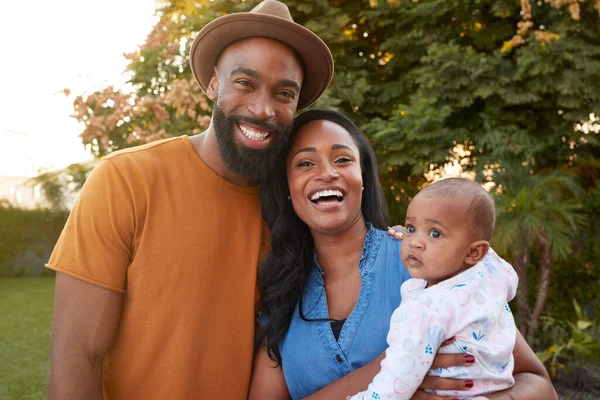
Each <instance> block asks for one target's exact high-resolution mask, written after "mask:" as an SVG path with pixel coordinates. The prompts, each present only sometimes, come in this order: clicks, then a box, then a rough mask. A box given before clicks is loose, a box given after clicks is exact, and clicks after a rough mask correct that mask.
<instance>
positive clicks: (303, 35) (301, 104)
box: [190, 13, 333, 110]
mask: <svg viewBox="0 0 600 400" xmlns="http://www.w3.org/2000/svg"><path fill="white" fill-rule="evenodd" d="M250 37H267V38H271V39H275V40H278V41H280V42H283V43H285V44H287V45H288V46H290V47H291V48H293V49H294V50H295V51H296V52H297V53H298V55H299V56H300V58H301V59H302V61H303V63H304V67H305V76H304V82H303V84H302V90H301V92H300V97H299V99H298V110H301V109H303V108H305V107H307V106H308V105H310V104H311V103H313V102H314V101H315V100H317V99H318V98H319V96H321V94H322V93H323V92H324V91H325V89H327V87H328V86H329V84H330V83H331V79H332V78H333V58H332V56H331V52H330V51H329V48H328V47H327V45H326V44H325V43H324V42H323V41H322V40H321V38H319V37H318V36H317V35H315V34H314V33H313V32H311V31H310V30H309V29H306V28H305V27H303V26H301V25H299V24H296V23H294V22H291V21H288V20H287V19H284V18H280V17H276V16H271V15H265V14H252V13H236V14H229V15H225V16H223V17H220V18H217V19H215V20H214V21H212V22H210V23H208V24H207V25H206V26H205V27H204V28H202V30H201V31H200V32H199V33H198V35H197V36H196V38H195V39H194V42H193V43H192V47H191V50H190V65H191V69H192V73H193V74H194V78H195V79H196V81H197V82H198V83H199V84H200V87H202V89H203V90H204V91H206V88H207V87H208V84H209V82H210V79H211V77H212V75H213V69H214V66H215V65H216V63H217V60H218V58H219V56H220V55H221V52H222V51H223V50H224V49H225V48H226V47H227V46H228V45H230V44H231V43H233V42H235V41H238V40H241V39H246V38H250Z"/></svg>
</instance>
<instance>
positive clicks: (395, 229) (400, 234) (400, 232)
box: [388, 225, 404, 240]
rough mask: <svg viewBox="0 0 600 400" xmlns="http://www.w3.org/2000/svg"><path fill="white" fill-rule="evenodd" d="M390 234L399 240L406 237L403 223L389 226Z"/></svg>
mask: <svg viewBox="0 0 600 400" xmlns="http://www.w3.org/2000/svg"><path fill="white" fill-rule="evenodd" d="M388 235H390V236H392V237H393V238H395V239H397V240H402V239H404V227H403V226H402V225H395V226H392V227H390V228H388Z"/></svg>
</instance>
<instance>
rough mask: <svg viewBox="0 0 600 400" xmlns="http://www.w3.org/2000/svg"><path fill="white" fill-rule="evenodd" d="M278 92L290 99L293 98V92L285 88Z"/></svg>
mask: <svg viewBox="0 0 600 400" xmlns="http://www.w3.org/2000/svg"><path fill="white" fill-rule="evenodd" d="M279 94H280V95H282V96H285V97H289V98H290V99H293V98H294V97H295V96H294V93H292V92H288V91H286V90H284V91H281V92H279Z"/></svg>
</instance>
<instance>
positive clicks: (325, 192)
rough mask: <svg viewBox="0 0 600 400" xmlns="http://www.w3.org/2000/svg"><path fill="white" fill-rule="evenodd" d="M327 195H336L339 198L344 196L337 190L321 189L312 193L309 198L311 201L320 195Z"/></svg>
mask: <svg viewBox="0 0 600 400" xmlns="http://www.w3.org/2000/svg"><path fill="white" fill-rule="evenodd" d="M328 196H336V197H337V198H339V199H341V198H343V197H344V195H343V194H342V192H340V191H339V190H321V191H319V192H316V193H314V194H313V195H312V196H310V199H311V200H312V201H315V200H319V199H320V198H321V197H328Z"/></svg>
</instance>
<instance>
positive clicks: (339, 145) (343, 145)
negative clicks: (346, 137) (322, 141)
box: [331, 144, 354, 152]
mask: <svg viewBox="0 0 600 400" xmlns="http://www.w3.org/2000/svg"><path fill="white" fill-rule="evenodd" d="M339 149H348V150H350V151H351V152H354V150H353V149H352V148H351V147H350V146H346V145H345V144H334V145H333V146H331V150H339Z"/></svg>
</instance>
